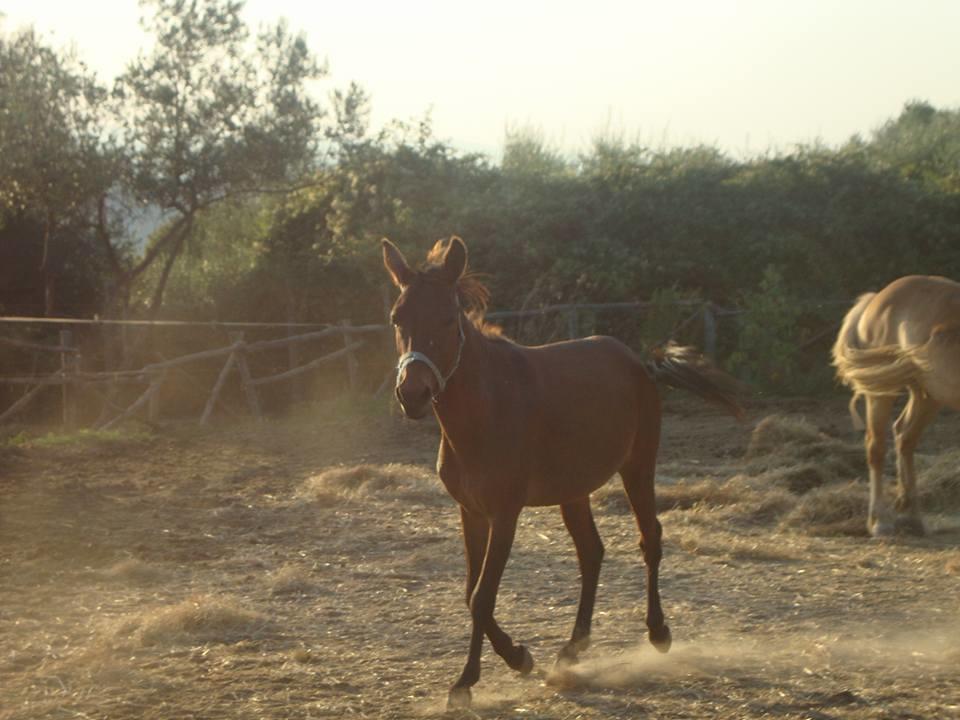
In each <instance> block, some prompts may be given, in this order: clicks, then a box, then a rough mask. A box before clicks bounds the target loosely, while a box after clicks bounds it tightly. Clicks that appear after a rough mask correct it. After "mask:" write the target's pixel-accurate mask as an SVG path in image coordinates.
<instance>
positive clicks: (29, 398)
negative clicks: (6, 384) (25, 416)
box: [0, 385, 46, 423]
mask: <svg viewBox="0 0 960 720" xmlns="http://www.w3.org/2000/svg"><path fill="white" fill-rule="evenodd" d="M45 387H46V385H36V386H34V387H33V388H31V389H30V391H29V392H27V393H26V394H24V395H23V396H21V398H20V399H19V400H17V401H16V402H15V403H14V404H13V405H11V406H10V407H9V408H7V409H6V410H5V411H4V413H3V414H2V415H0V423H4V422H6V420H7V419H8V418H12V417H13V416H14V415H16V414H17V413H18V412H20V411H21V410H23V409H24V408H25V407H27V405H29V404H30V403H31V402H33V399H34V398H35V397H36V396H37V395H39V394H40V391H41V390H43V388H45Z"/></svg>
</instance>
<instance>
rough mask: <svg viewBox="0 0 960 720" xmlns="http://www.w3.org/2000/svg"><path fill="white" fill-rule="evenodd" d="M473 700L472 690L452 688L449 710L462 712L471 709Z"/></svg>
mask: <svg viewBox="0 0 960 720" xmlns="http://www.w3.org/2000/svg"><path fill="white" fill-rule="evenodd" d="M471 700H472V696H471V694H470V688H468V687H460V688H458V687H455V688H450V694H449V695H447V710H462V709H463V708H468V707H470V701H471Z"/></svg>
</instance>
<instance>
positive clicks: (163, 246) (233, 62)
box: [114, 0, 326, 315]
mask: <svg viewBox="0 0 960 720" xmlns="http://www.w3.org/2000/svg"><path fill="white" fill-rule="evenodd" d="M144 5H145V6H148V7H153V8H154V11H155V12H154V14H153V16H152V18H148V19H147V20H146V21H145V22H144V26H145V28H146V29H147V30H149V31H152V33H153V34H154V35H155V37H156V46H155V47H154V49H153V51H152V52H151V54H150V55H149V56H146V57H144V56H141V57H138V58H137V59H136V60H135V61H134V62H133V63H132V64H131V65H130V66H129V67H128V68H127V70H126V72H125V73H124V74H123V75H122V76H121V77H120V78H119V79H118V80H117V82H116V85H115V89H114V97H115V100H116V104H115V118H116V122H117V123H118V125H119V126H120V127H121V128H122V130H121V137H122V138H123V141H124V144H125V147H126V149H127V163H126V174H125V179H126V182H127V184H128V186H129V188H130V189H131V193H132V195H133V197H134V198H135V199H136V201H137V202H138V203H140V204H143V205H152V206H155V207H158V208H160V209H161V210H162V211H163V212H164V213H167V214H168V216H169V218H170V220H169V222H168V223H167V225H166V227H165V228H164V229H163V231H162V232H161V233H160V234H159V236H158V237H157V238H155V239H154V241H153V242H152V243H151V244H150V246H149V247H148V248H147V251H146V253H145V254H144V256H143V257H142V258H141V259H140V261H139V262H138V263H136V264H134V265H132V266H130V267H127V268H122V267H121V266H119V265H114V271H115V272H116V273H117V274H118V275H119V276H120V278H119V280H120V282H119V283H118V284H119V285H120V286H122V287H123V288H124V290H125V293H126V297H127V302H128V301H129V291H130V284H131V282H132V281H133V280H134V279H136V278H137V277H139V276H140V275H141V274H142V273H143V272H144V271H145V270H146V269H147V268H148V267H150V266H151V265H152V264H153V263H154V262H155V261H158V260H159V259H160V258H162V259H163V263H162V269H161V271H160V273H159V275H158V280H157V284H156V287H155V288H154V291H153V294H152V299H151V301H150V303H149V312H150V314H151V315H155V314H156V313H157V311H158V310H159V308H160V306H161V303H162V302H163V295H164V290H165V288H166V285H167V281H168V279H169V276H170V271H171V269H172V268H173V265H174V263H175V262H176V260H177V258H178V257H179V256H180V254H181V252H182V250H183V248H184V244H185V242H186V239H187V237H188V235H189V234H190V233H191V231H192V229H193V226H194V222H195V220H196V217H197V214H198V213H200V212H202V211H204V210H206V209H208V208H211V207H213V206H215V205H217V204H218V203H221V202H224V201H227V200H232V199H236V198H238V197H241V196H245V195H254V194H258V193H269V192H282V191H284V190H286V189H289V188H290V187H291V186H292V185H293V184H294V183H296V181H297V180H298V179H299V178H301V177H302V176H303V175H304V174H305V173H306V172H307V171H308V170H310V169H311V168H312V167H313V165H314V162H315V158H316V150H317V143H318V129H319V122H320V119H321V117H322V113H321V110H320V108H319V106H318V104H317V103H316V102H315V101H314V100H312V99H311V98H310V97H309V95H308V93H307V87H306V86H307V83H308V82H310V81H312V80H314V79H317V78H320V77H322V76H323V75H324V74H325V72H326V70H325V68H323V67H321V66H320V65H319V64H318V63H317V62H316V60H315V59H314V58H313V56H312V55H311V54H310V52H309V50H308V48H307V44H306V41H305V39H304V38H303V36H302V35H296V34H293V33H291V32H290V30H289V29H288V28H287V26H286V24H285V23H283V22H280V23H278V24H277V25H275V26H273V27H271V28H267V29H264V30H263V31H262V32H261V33H260V34H259V36H258V37H257V38H256V40H255V43H253V44H251V36H250V32H249V30H248V28H247V27H246V25H245V24H244V23H243V21H242V19H241V11H242V8H243V3H242V2H237V1H236V0H147V1H146V2H145V3H144Z"/></svg>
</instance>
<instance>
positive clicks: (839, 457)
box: [745, 415, 866, 493]
mask: <svg viewBox="0 0 960 720" xmlns="http://www.w3.org/2000/svg"><path fill="white" fill-rule="evenodd" d="M745 469H746V470H747V472H748V473H750V474H751V475H760V474H764V473H767V474H768V480H769V481H771V482H775V483H777V484H778V485H781V486H783V487H786V488H788V489H789V490H791V491H792V492H796V493H803V492H807V491H808V490H812V489H813V488H815V487H820V486H822V485H826V484H827V483H829V482H832V481H835V480H849V479H851V478H854V477H861V476H862V475H863V474H864V473H865V472H866V460H865V459H864V453H863V448H862V447H861V446H860V445H859V444H855V443H847V442H843V441H842V440H839V439H838V438H834V437H830V436H829V435H827V434H826V433H823V432H821V431H820V430H818V429H817V428H816V427H814V426H813V425H812V424H810V423H809V422H807V421H806V420H803V419H797V418H790V417H786V416H784V415H769V416H767V417H765V418H763V420H761V421H760V422H758V423H757V425H756V427H755V428H754V429H753V432H752V433H751V435H750V444H749V445H748V446H747V452H746V456H745Z"/></svg>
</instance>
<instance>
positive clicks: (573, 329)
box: [567, 307, 580, 340]
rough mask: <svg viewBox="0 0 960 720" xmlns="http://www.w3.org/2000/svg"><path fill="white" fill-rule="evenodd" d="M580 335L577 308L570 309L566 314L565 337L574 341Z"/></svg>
mask: <svg viewBox="0 0 960 720" xmlns="http://www.w3.org/2000/svg"><path fill="white" fill-rule="evenodd" d="M579 334H580V330H579V328H578V323H577V308H576V307H572V308H570V310H569V311H568V312H567V335H568V336H569V338H570V339H571V340H575V339H576V338H577V336H578V335H579Z"/></svg>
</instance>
